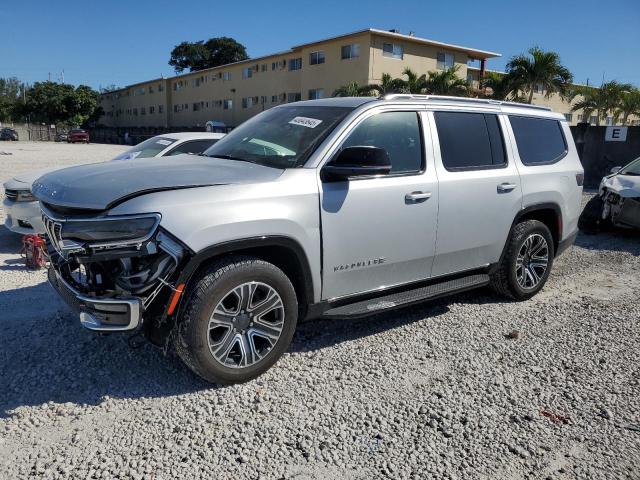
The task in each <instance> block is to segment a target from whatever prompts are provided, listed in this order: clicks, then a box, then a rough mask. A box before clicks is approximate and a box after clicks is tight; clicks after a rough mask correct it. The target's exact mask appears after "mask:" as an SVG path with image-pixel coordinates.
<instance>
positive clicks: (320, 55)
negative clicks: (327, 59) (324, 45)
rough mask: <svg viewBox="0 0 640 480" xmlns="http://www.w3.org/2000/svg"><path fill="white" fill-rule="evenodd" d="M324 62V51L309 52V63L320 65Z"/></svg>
mask: <svg viewBox="0 0 640 480" xmlns="http://www.w3.org/2000/svg"><path fill="white" fill-rule="evenodd" d="M321 63H324V52H311V53H310V54H309V65H320V64H321Z"/></svg>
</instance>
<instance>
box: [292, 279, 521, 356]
mask: <svg viewBox="0 0 640 480" xmlns="http://www.w3.org/2000/svg"><path fill="white" fill-rule="evenodd" d="M497 301H500V302H505V301H508V300H505V299H504V298H502V297H499V296H498V295H496V294H494V293H493V292H492V291H491V290H490V289H489V288H483V289H478V290H473V291H470V292H466V293H461V294H458V295H453V296H451V297H445V298H442V299H439V300H434V301H431V302H424V303H418V304H415V305H412V306H410V307H405V308H400V309H397V310H391V311H389V312H386V313H380V314H377V315H371V316H368V317H362V318H354V319H339V320H333V319H319V320H313V321H309V322H304V323H301V324H300V325H299V326H298V328H297V331H296V335H295V336H294V338H293V343H292V345H291V347H290V350H292V351H295V352H308V351H313V350H319V349H322V348H326V347H330V346H332V345H337V344H339V343H342V342H348V341H351V340H356V339H359V338H364V337H368V336H372V335H377V334H378V333H381V332H384V331H387V330H392V329H394V328H400V327H403V326H405V325H409V324H411V323H415V322H417V321H420V320H424V319H427V321H428V319H432V318H435V317H438V316H440V315H444V314H445V313H447V312H448V311H449V305H451V304H452V303H465V304H468V305H471V304H476V305H484V304H487V303H495V302H497Z"/></svg>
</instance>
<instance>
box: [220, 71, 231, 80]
mask: <svg viewBox="0 0 640 480" xmlns="http://www.w3.org/2000/svg"><path fill="white" fill-rule="evenodd" d="M228 80H231V72H224V73H223V74H222V81H224V82H226V81H228Z"/></svg>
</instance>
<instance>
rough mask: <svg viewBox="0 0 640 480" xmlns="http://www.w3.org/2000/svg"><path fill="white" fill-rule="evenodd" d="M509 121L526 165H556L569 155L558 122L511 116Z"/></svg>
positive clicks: (521, 158)
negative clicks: (566, 154)
mask: <svg viewBox="0 0 640 480" xmlns="http://www.w3.org/2000/svg"><path fill="white" fill-rule="evenodd" d="M509 121H510V122H511V128H512V129H513V134H514V136H515V137H516V145H517V146H518V153H519V154H520V160H522V163H524V164H525V165H545V164H550V163H555V162H557V161H558V160H560V159H561V158H562V157H564V155H565V153H567V142H566V141H565V139H564V134H563V133H562V127H561V126H560V122H558V121H557V120H550V119H548V118H534V117H516V116H510V117H509Z"/></svg>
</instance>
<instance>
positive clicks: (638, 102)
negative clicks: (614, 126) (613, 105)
mask: <svg viewBox="0 0 640 480" xmlns="http://www.w3.org/2000/svg"><path fill="white" fill-rule="evenodd" d="M629 115H639V116H640V89H638V88H632V89H631V90H629V91H628V92H624V93H623V94H622V95H621V97H620V102H619V104H618V108H617V109H616V110H615V112H614V114H613V121H614V123H618V120H619V119H620V117H622V125H626V124H627V120H628V119H629Z"/></svg>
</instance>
